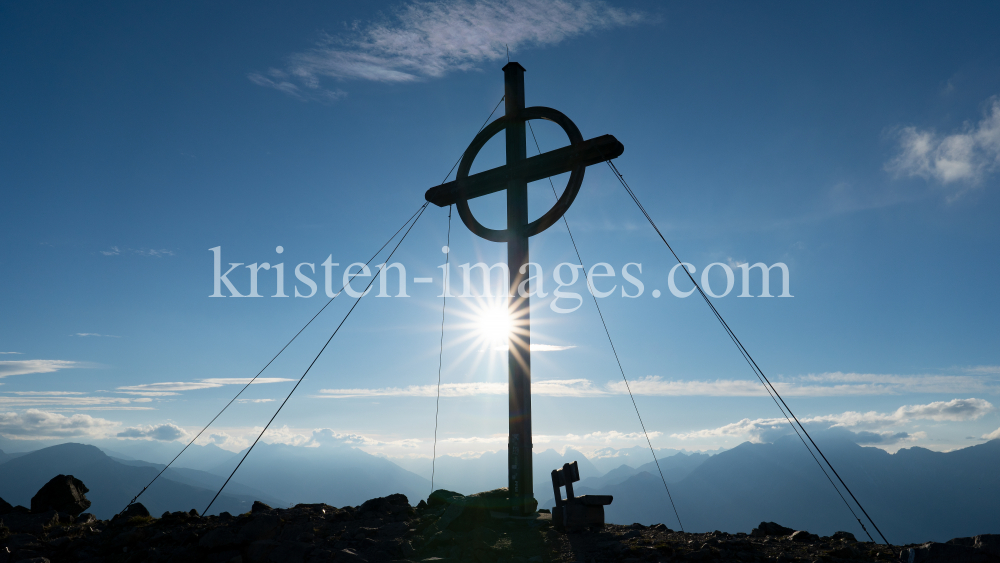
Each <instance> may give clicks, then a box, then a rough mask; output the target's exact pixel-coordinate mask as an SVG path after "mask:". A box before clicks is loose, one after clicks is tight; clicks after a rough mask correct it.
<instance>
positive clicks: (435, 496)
mask: <svg viewBox="0 0 1000 563" xmlns="http://www.w3.org/2000/svg"><path fill="white" fill-rule="evenodd" d="M464 498H465V495H460V494H458V493H456V492H455V491H449V490H446V489H438V490H436V491H434V492H433V493H431V496H429V497H427V505H428V506H431V507H434V506H447V505H450V504H453V503H455V502H457V501H459V500H461V499H464Z"/></svg>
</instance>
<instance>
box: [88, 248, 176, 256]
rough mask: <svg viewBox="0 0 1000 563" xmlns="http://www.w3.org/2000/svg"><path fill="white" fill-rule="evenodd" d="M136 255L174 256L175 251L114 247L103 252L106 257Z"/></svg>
mask: <svg viewBox="0 0 1000 563" xmlns="http://www.w3.org/2000/svg"><path fill="white" fill-rule="evenodd" d="M123 253H124V254H136V255H139V256H154V257H157V258H159V257H161V256H174V251H173V250H167V249H166V248H160V249H156V248H138V249H136V248H120V247H117V246H112V247H111V248H110V249H109V250H102V251H101V254H103V255H105V256H118V255H120V254H123Z"/></svg>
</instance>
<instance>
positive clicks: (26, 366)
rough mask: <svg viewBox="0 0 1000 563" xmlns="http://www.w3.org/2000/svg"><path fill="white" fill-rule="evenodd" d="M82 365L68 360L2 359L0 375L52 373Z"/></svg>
mask: <svg viewBox="0 0 1000 563" xmlns="http://www.w3.org/2000/svg"><path fill="white" fill-rule="evenodd" d="M78 367H83V366H82V365H81V364H80V362H71V361H68V360H4V361H0V377H8V376H11V375H26V374H29V373H52V372H54V371H59V370H61V369H69V368H78Z"/></svg>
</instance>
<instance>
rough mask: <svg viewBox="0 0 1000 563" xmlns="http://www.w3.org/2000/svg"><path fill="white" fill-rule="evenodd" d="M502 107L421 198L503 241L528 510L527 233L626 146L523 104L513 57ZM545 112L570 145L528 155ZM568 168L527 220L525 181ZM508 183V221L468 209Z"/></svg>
mask: <svg viewBox="0 0 1000 563" xmlns="http://www.w3.org/2000/svg"><path fill="white" fill-rule="evenodd" d="M503 72H504V95H505V98H504V99H505V109H506V113H505V115H504V116H503V117H500V118H498V119H497V120H495V121H493V122H492V123H490V124H489V125H487V126H486V127H485V128H484V129H483V130H482V131H481V132H480V133H479V134H478V135H476V137H475V139H473V140H472V143H471V144H470V145H469V148H468V149H466V151H465V154H464V155H463V157H462V161H461V163H460V164H459V166H458V172H457V174H456V176H455V181H453V182H448V183H446V184H442V185H440V186H437V187H434V188H431V189H429V190H427V193H426V194H425V198H426V199H427V201H429V202H431V203H433V204H435V205H437V206H439V207H444V206H446V205H451V204H455V206H456V207H457V208H458V214H459V216H461V217H462V222H463V223H465V226H466V227H468V228H469V230H470V231H472V232H473V233H475V234H476V235H478V236H480V237H482V238H484V239H486V240H490V241H493V242H506V243H507V266H508V270H509V271H510V287H509V291H508V294H507V295H508V299H509V301H508V309H507V310H508V315H509V318H510V327H511V328H510V335H509V337H508V343H509V349H508V351H507V367H508V382H509V385H510V398H509V409H510V419H509V429H510V438H509V442H508V444H507V459H508V464H507V476H508V477H507V481H508V482H507V487H508V491H509V496H510V501H511V513H512V514H515V515H528V514H531V513H534V512H535V509H536V508H537V506H538V503H537V501H536V500H535V499H534V490H533V484H532V473H531V354H530V349H531V317H530V313H529V298H528V297H527V296H526V294H527V289H525V290H524V293H525V296H522V295H521V294H520V293H519V292H518V287H519V286H520V285H521V283H522V282H523V281H524V280H526V279H527V278H528V276H529V272H528V262H529V256H528V238H529V237H532V236H535V235H537V234H538V233H541V232H542V231H544V230H545V229H548V228H549V227H551V226H552V224H553V223H555V222H556V221H558V220H559V219H560V218H561V217H562V216H563V214H564V213H566V210H567V209H569V206H570V205H572V204H573V200H574V199H575V198H576V194H577V193H578V192H579V191H580V185H581V184H582V183H583V174H584V171H585V170H586V168H587V166H590V165H593V164H598V163H600V162H604V161H607V160H610V159H612V158H617V157H618V156H621V154H622V153H623V152H624V151H625V147H624V146H623V145H622V144H621V143H619V142H618V140H617V139H615V138H614V137H613V136H611V135H602V136H600V137H595V138H593V139H590V140H587V141H585V140H583V136H582V135H581V134H580V130H579V129H577V127H576V125H575V124H574V123H573V122H572V121H570V119H569V118H568V117H566V116H565V115H563V114H562V113H561V112H559V111H557V110H554V109H552V108H547V107H540V106H539V107H529V108H526V107H524V68H523V67H522V66H521V65H519V64H517V63H516V62H510V63H507V66H505V67H503ZM531 119H547V120H549V121H552V122H554V123H555V124H557V125H559V126H560V127H562V129H563V131H565V132H566V135H567V136H568V137H569V142H570V145H569V146H567V147H563V148H561V149H557V150H554V151H550V152H547V153H544V154H540V155H538V156H533V157H531V158H528V157H527V138H526V137H525V123H526V122H527V121H528V120H531ZM502 130H506V133H507V164H506V165H505V166H501V167H499V168H494V169H492V170H487V171H485V172H480V173H478V174H475V175H472V176H469V170H470V169H471V167H472V162H473V161H474V160H475V158H476V155H477V154H478V153H479V151H480V150H481V149H482V148H483V145H485V144H486V142H487V141H489V140H490V139H491V138H492V137H493V136H494V135H496V134H497V133H499V132H500V131H502ZM564 172H569V173H570V177H569V182H568V183H567V185H566V189H565V190H563V193H562V195H561V196H560V197H559V200H558V201H557V202H556V204H555V205H554V206H553V207H552V208H551V209H549V210H548V211H547V212H546V213H545V214H544V215H542V216H541V217H539V218H538V219H536V220H534V221H530V222H529V221H528V183H529V182H534V181H536V180H542V179H545V178H548V177H550V176H555V175H558V174H562V173H564ZM501 190H506V191H507V228H506V229H490V228H487V227H485V226H483V225H482V224H481V223H480V222H479V221H478V220H476V218H475V217H474V216H473V215H472V211H471V210H470V209H469V200H470V199H473V198H477V197H480V196H484V195H487V194H491V193H494V192H498V191H501Z"/></svg>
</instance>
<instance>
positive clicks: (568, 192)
mask: <svg viewBox="0 0 1000 563" xmlns="http://www.w3.org/2000/svg"><path fill="white" fill-rule="evenodd" d="M532 119H545V120H547V121H551V122H553V123H555V124H556V125H559V126H560V127H561V128H562V130H563V131H565V132H566V136H567V137H569V142H570V145H569V146H567V147H563V148H561V149H556V150H554V151H551V152H547V153H544V154H540V155H538V156H533V157H531V158H526V159H523V160H520V161H519V163H518V164H517V165H514V166H511V165H507V166H501V167H499V168H493V169H491V170H487V171H485V172H480V173H478V174H474V175H472V176H469V170H470V169H471V168H472V163H473V161H474V160H475V158H476V155H478V154H479V151H480V150H481V149H482V148H483V146H484V145H486V143H487V141H489V140H490V139H491V138H493V137H494V136H495V135H496V134H497V133H499V132H501V131H503V130H504V129H506V128H508V127H510V126H511V124H512V123H519V124H521V126H522V127H523V124H524V122H526V121H528V120H532ZM508 134H510V133H509V132H508ZM624 150H625V147H624V146H623V145H622V144H621V143H620V142H618V140H617V139H615V138H614V137H613V136H611V135H602V136H600V137H596V138H594V139H590V140H588V141H584V140H583V135H581V134H580V130H579V129H578V128H577V126H576V124H574V123H573V122H572V121H571V120H570V119H569V118H568V117H566V115H564V114H563V113H562V112H560V111H558V110H555V109H552V108H547V107H541V106H536V107H530V108H524V109H523V110H521V111H520V112H519V115H518V116H517V117H516V118H515V119H511V118H510V117H507V116H504V117H501V118H499V119H497V120H495V121H493V122H492V123H490V124H489V125H487V126H486V127H485V128H483V130H482V131H480V133H479V134H478V135H476V137H475V139H473V140H472V143H471V144H469V148H468V149H466V151H465V154H464V155H463V156H462V161H461V163H460V164H459V166H458V173H457V174H456V178H455V181H453V182H448V183H446V184H442V185H440V186H436V187H434V188H431V189H429V190H427V194H426V199H427V201H430V202H432V203H434V204H435V205H438V206H441V207H443V206H445V205H450V204H453V203H454V204H455V206H456V207H457V208H458V214H459V216H460V217H461V218H462V222H463V223H465V226H466V227H468V228H469V230H470V231H472V232H473V233H475V234H476V235H478V236H480V237H482V238H484V239H486V240H490V241H493V242H509V241H510V240H511V239H512V238H518V237H532V236H535V235H537V234H538V233H540V232H542V231H544V230H545V229H548V228H549V227H551V226H552V224H553V223H555V222H556V221H558V220H559V219H560V218H561V217H562V216H563V214H564V213H566V210H567V209H569V206H570V205H572V204H573V201H574V200H575V199H576V195H577V193H579V191H580V186H581V185H582V184H583V174H584V171H585V170H586V167H587V166H590V165H592V164H597V163H599V162H603V161H605V160H610V159H612V158H617V157H618V156H621V154H622V153H623V152H624ZM565 172H569V173H570V176H569V181H568V182H567V184H566V189H564V190H563V193H562V195H561V196H560V197H559V200H558V201H557V202H556V204H555V205H554V206H553V207H552V208H551V209H549V210H548V211H547V212H546V213H545V214H544V215H542V216H541V217H539V218H538V219H536V220H534V221H532V222H530V223H528V224H527V225H525V226H524V229H523V231H522V232H520V233H511V232H510V229H509V228H508V229H491V228H489V227H486V226H484V225H483V224H482V223H480V222H479V220H477V219H476V217H475V216H474V215H473V214H472V210H471V209H469V200H470V199H473V198H477V197H480V196H484V195H487V194H491V193H494V192H498V191H502V190H505V189H507V188H508V183H509V182H511V181H514V182H518V183H524V184H527V183H529V182H534V181H536V180H542V179H545V178H548V177H550V176H556V175H558V174H562V173H565Z"/></svg>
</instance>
